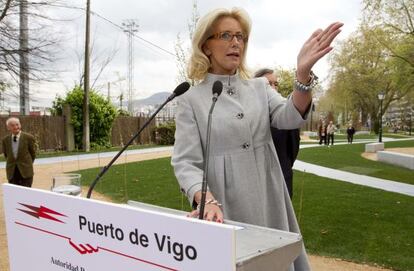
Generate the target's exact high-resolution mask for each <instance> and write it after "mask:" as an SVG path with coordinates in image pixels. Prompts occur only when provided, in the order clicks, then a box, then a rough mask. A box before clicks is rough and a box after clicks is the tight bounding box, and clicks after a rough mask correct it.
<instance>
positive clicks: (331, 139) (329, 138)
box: [328, 134, 334, 145]
mask: <svg viewBox="0 0 414 271" xmlns="http://www.w3.org/2000/svg"><path fill="white" fill-rule="evenodd" d="M329 143H331V145H333V144H334V134H328V145H329Z"/></svg>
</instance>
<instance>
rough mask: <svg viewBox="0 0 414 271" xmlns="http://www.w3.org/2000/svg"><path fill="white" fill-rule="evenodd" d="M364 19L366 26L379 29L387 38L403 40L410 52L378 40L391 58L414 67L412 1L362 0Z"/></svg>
mask: <svg viewBox="0 0 414 271" xmlns="http://www.w3.org/2000/svg"><path fill="white" fill-rule="evenodd" d="M364 4H365V8H364V18H365V21H366V23H367V24H369V25H370V26H372V27H375V28H381V29H383V31H385V32H387V33H388V35H389V36H393V38H396V39H399V40H401V39H404V40H405V41H406V44H407V45H409V47H410V48H411V50H403V51H401V50H398V47H399V46H398V44H395V43H394V44H388V43H387V41H386V40H383V39H381V38H380V37H379V38H378V41H379V42H381V43H382V45H383V46H385V47H386V48H387V49H388V50H390V52H391V54H392V56H393V57H396V58H400V59H402V60H403V61H405V62H407V63H408V64H409V65H411V66H412V67H414V51H413V49H414V0H393V1H388V0H364Z"/></svg>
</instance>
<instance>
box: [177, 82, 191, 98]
mask: <svg viewBox="0 0 414 271" xmlns="http://www.w3.org/2000/svg"><path fill="white" fill-rule="evenodd" d="M189 88H190V83H188V82H182V83H181V84H179V85H178V86H177V87H176V88H175V89H174V94H175V96H180V95H181V94H183V93H184V92H186V91H187V90H188V89H189Z"/></svg>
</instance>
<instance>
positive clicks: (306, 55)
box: [296, 22, 344, 84]
mask: <svg viewBox="0 0 414 271" xmlns="http://www.w3.org/2000/svg"><path fill="white" fill-rule="evenodd" d="M343 25H344V24H343V23H340V22H336V23H332V24H331V25H330V26H328V27H327V28H326V29H325V30H322V29H318V30H316V31H315V32H313V34H312V35H311V36H310V38H309V39H308V40H307V41H306V42H305V44H303V46H302V49H301V50H300V52H299V55H298V59H297V71H296V72H297V74H296V76H297V78H298V81H299V82H301V83H304V84H306V83H307V82H308V80H309V74H310V71H311V69H312V67H313V65H315V63H316V62H318V60H319V59H321V58H322V57H323V56H324V55H326V54H327V53H329V52H330V51H331V50H332V48H333V47H331V43H332V41H333V40H334V39H335V37H336V36H337V35H338V34H339V33H340V32H341V29H340V28H341V27H342V26H343Z"/></svg>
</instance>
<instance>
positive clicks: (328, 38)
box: [316, 22, 344, 47]
mask: <svg viewBox="0 0 414 271" xmlns="http://www.w3.org/2000/svg"><path fill="white" fill-rule="evenodd" d="M343 25H344V24H343V23H339V22H335V23H332V24H330V25H329V26H328V27H327V28H325V30H323V31H321V32H320V33H319V35H317V36H316V41H317V42H318V43H319V44H320V45H321V46H322V47H326V46H328V45H329V44H331V42H332V41H333V39H334V38H335V37H336V36H337V35H338V34H339V33H340V32H341V29H340V28H341V27H342V26H343Z"/></svg>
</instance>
